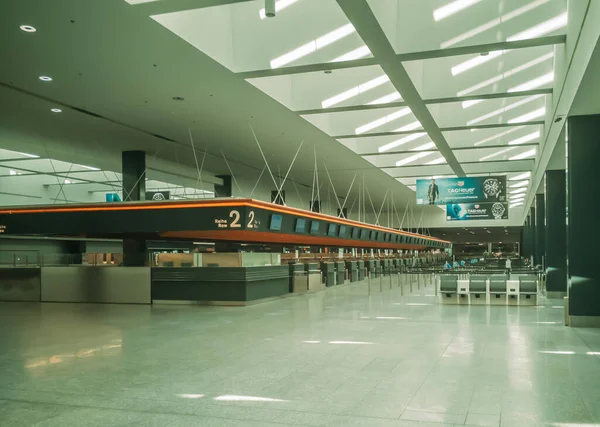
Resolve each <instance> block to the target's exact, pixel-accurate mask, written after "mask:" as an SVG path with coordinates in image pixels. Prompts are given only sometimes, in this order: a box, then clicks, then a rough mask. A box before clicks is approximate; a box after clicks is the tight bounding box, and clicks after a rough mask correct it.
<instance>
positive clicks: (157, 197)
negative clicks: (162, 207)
mask: <svg viewBox="0 0 600 427" xmlns="http://www.w3.org/2000/svg"><path fill="white" fill-rule="evenodd" d="M170 198H171V192H170V191H146V200H154V201H155V202H160V201H163V200H169V199H170Z"/></svg>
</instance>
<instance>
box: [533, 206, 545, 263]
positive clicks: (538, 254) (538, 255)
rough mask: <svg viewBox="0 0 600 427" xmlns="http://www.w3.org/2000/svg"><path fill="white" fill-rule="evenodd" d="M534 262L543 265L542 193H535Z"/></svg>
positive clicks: (543, 207)
mask: <svg viewBox="0 0 600 427" xmlns="http://www.w3.org/2000/svg"><path fill="white" fill-rule="evenodd" d="M535 214H536V217H535V263H536V265H545V264H544V263H545V260H544V259H545V256H546V248H545V245H544V243H545V240H546V239H545V238H546V209H545V204H544V194H536V195H535Z"/></svg>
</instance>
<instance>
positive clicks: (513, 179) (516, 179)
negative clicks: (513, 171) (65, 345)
mask: <svg viewBox="0 0 600 427" xmlns="http://www.w3.org/2000/svg"><path fill="white" fill-rule="evenodd" d="M530 176H531V172H525V173H522V174H521V175H517V176H513V177H512V178H509V179H508V180H509V181H520V180H522V179H525V178H529V177H530Z"/></svg>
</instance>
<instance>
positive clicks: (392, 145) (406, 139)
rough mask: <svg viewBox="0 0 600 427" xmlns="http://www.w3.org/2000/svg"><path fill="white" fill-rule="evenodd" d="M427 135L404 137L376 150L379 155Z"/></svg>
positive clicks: (422, 133) (419, 134)
mask: <svg viewBox="0 0 600 427" xmlns="http://www.w3.org/2000/svg"><path fill="white" fill-rule="evenodd" d="M425 135H427V133H425V132H418V133H413V134H412V135H408V136H405V137H404V138H400V139H397V140H395V141H392V142H390V143H387V144H385V145H382V146H381V147H379V148H378V149H377V150H378V151H379V152H380V153H384V152H386V151H389V150H391V149H392V148H396V147H399V146H400V145H403V144H406V143H407V142H410V141H414V140H415V139H418V138H421V137H422V136H425Z"/></svg>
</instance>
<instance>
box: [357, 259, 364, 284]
mask: <svg viewBox="0 0 600 427" xmlns="http://www.w3.org/2000/svg"><path fill="white" fill-rule="evenodd" d="M356 265H357V268H358V281H359V282H360V281H362V280H365V276H366V267H365V261H364V260H362V259H359V260H358V261H356Z"/></svg>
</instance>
